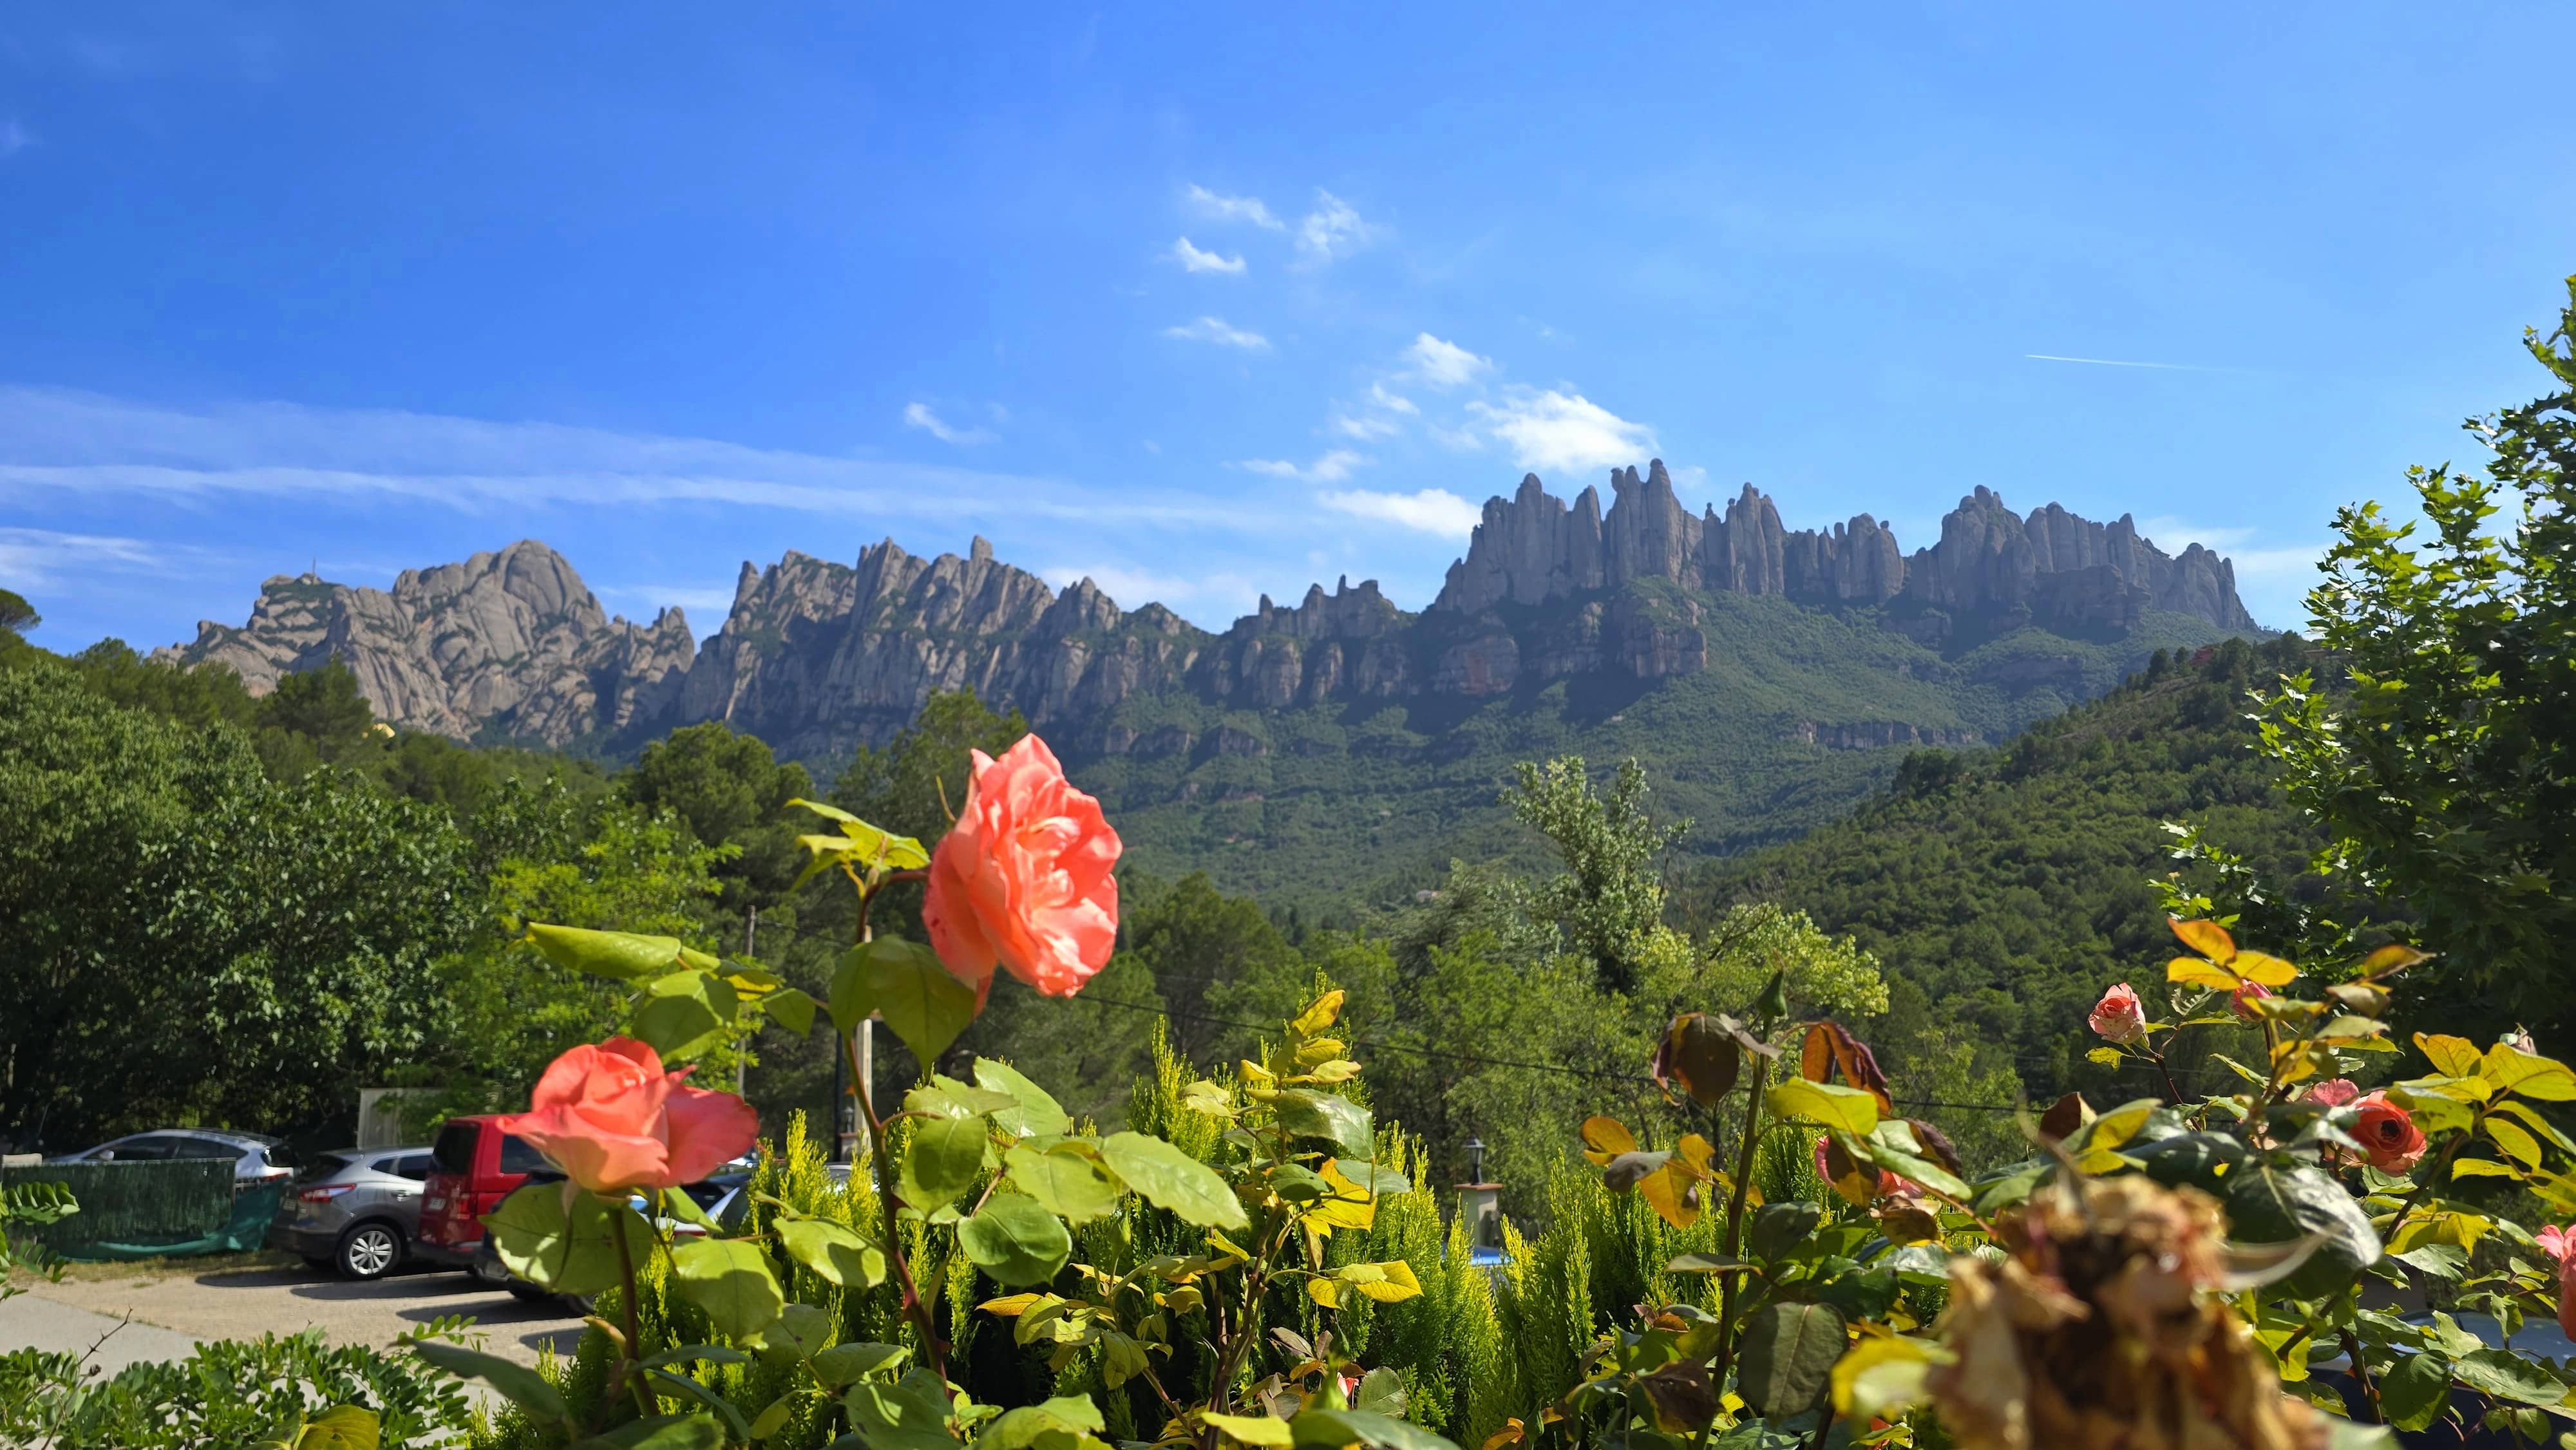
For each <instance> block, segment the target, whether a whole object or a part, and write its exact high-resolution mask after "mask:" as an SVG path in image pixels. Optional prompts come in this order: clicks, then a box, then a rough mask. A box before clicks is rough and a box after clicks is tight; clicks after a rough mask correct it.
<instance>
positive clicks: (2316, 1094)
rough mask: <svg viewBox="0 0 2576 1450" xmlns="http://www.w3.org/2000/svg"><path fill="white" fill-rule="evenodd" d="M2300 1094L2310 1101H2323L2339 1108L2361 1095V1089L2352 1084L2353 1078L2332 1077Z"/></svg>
mask: <svg viewBox="0 0 2576 1450" xmlns="http://www.w3.org/2000/svg"><path fill="white" fill-rule="evenodd" d="M2300 1096H2301V1097H2302V1098H2304V1099H2305V1100H2307V1101H2308V1102H2312V1103H2323V1104H2325V1105H2326V1106H2327V1107H2330V1108H2339V1107H2342V1106H2343V1105H2344V1104H2346V1103H2348V1102H2351V1101H2352V1100H2353V1099H2355V1098H2358V1097H2360V1096H2361V1089H2359V1088H2357V1087H2354V1086H2353V1085H2352V1079H2351V1078H2348V1077H2330V1078H2327V1079H2326V1080H2325V1081H2324V1082H2321V1083H2318V1084H2317V1085H2316V1086H2315V1087H2312V1088H2310V1089H2308V1090H2307V1091H2306V1092H2304V1093H2302V1094H2300Z"/></svg>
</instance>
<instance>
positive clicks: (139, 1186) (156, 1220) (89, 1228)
mask: <svg viewBox="0 0 2576 1450" xmlns="http://www.w3.org/2000/svg"><path fill="white" fill-rule="evenodd" d="M10 1183H59V1184H61V1185H63V1186H64V1187H66V1188H68V1189H70V1190H71V1191H72V1197H73V1198H75V1199H76V1200H78V1201H79V1203H80V1212H78V1213H75V1214H72V1215H70V1216H68V1217H66V1218H64V1219H62V1220H61V1221H60V1222H57V1223H51V1224H46V1225H43V1226H41V1227H36V1228H31V1229H28V1230H26V1231H25V1232H24V1233H22V1234H20V1235H18V1237H21V1238H25V1239H31V1240H33V1241H35V1242H37V1243H40V1244H43V1245H44V1246H45V1247H47V1248H49V1249H54V1250H57V1251H60V1250H65V1249H76V1248H79V1247H81V1246H82V1245H84V1244H95V1243H123V1244H135V1243H143V1244H148V1243H161V1242H166V1241H169V1240H175V1239H196V1238H203V1237H205V1236H206V1235H208V1234H213V1233H217V1232H220V1231H221V1230H222V1229H223V1227H224V1226H225V1225H226V1224H227V1223H229V1222H230V1221H231V1219H232V1215H233V1165H232V1160H230V1159H228V1158H178V1159H170V1160H166V1161H163V1162H158V1163H39V1164H36V1165H34V1166H33V1167H28V1168H0V1184H10Z"/></svg>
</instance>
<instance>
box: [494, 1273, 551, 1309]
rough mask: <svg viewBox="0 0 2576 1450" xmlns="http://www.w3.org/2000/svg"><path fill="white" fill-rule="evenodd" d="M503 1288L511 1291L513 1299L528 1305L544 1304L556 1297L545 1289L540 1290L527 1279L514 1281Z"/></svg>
mask: <svg viewBox="0 0 2576 1450" xmlns="http://www.w3.org/2000/svg"><path fill="white" fill-rule="evenodd" d="M501 1287H502V1288H504V1289H507V1290H509V1291H510V1297H511V1298H513V1299H516V1300H519V1301H520V1302H522V1303H527V1304H543V1303H544V1302H546V1301H547V1300H548V1299H551V1298H553V1297H554V1295H553V1294H551V1293H549V1292H547V1291H546V1290H544V1289H540V1288H538V1287H537V1286H536V1285H534V1284H531V1283H529V1282H528V1281H527V1280H525V1279H512V1280H511V1281H510V1282H509V1283H507V1284H504V1285H502V1286H501Z"/></svg>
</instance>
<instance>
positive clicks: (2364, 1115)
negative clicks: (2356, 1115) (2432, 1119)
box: [2352, 1093, 2424, 1173]
mask: <svg viewBox="0 0 2576 1450" xmlns="http://www.w3.org/2000/svg"><path fill="white" fill-rule="evenodd" d="M2354 1106H2355V1107H2357V1108H2359V1109H2360V1111H2361V1118H2360V1121H2359V1122H2357V1123H2355V1124H2354V1125H2353V1130H2352V1135H2353V1136H2354V1137H2355V1138H2358V1139H2360V1140H2361V1146H2362V1147H2363V1148H2365V1149H2368V1150H2369V1152H2370V1166H2371V1167H2373V1168H2376V1169H2378V1170H2379V1171H2380V1172H2382V1173H2403V1172H2405V1171H2406V1170H2407V1169H2409V1168H2412V1167H2414V1166H2415V1163H2416V1160H2418V1159H2420V1158H2422V1157H2423V1156H2424V1130H2423V1129H2421V1128H2419V1127H2416V1126H2415V1119H2414V1117H2413V1115H2411V1114H2409V1113H2408V1112H2407V1111H2406V1110H2405V1109H2404V1108H2401V1107H2399V1106H2397V1105H2396V1104H2395V1103H2392V1102H2390V1101H2389V1100H2388V1094H2386V1093H2372V1094H2371V1095H2370V1096H2368V1097H2365V1098H2362V1099H2359V1100H2358V1101H2357V1102H2355V1104H2354Z"/></svg>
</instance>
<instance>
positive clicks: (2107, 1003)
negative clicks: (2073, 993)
mask: <svg viewBox="0 0 2576 1450" xmlns="http://www.w3.org/2000/svg"><path fill="white" fill-rule="evenodd" d="M2088 1020H2089V1021H2090V1022H2091V1023H2092V1025H2093V1030H2094V1031H2095V1032H2097V1033H2100V1034H2101V1035H2102V1036H2103V1037H2105V1038H2108V1039H2109V1040H2111V1041H2113V1042H2135V1041H2137V1040H2138V1039H2139V1038H2141V1037H2144V1036H2146V1035H2147V1013H2146V1009H2145V1008H2144V1007H2142V1006H2140V1005H2139V1004H2138V994H2137V993H2136V992H2135V991H2134V990H2132V989H2131V988H2130V986H2129V984H2128V983H2126V982H2122V983H2121V984H2120V985H2118V986H2116V987H2113V988H2112V989H2111V990H2110V991H2107V992H2105V993H2103V994H2102V1000H2101V1001H2099V1002H2096V1003H2094V1004H2093V1015H2092V1017H2091V1018H2089V1019H2088Z"/></svg>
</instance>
